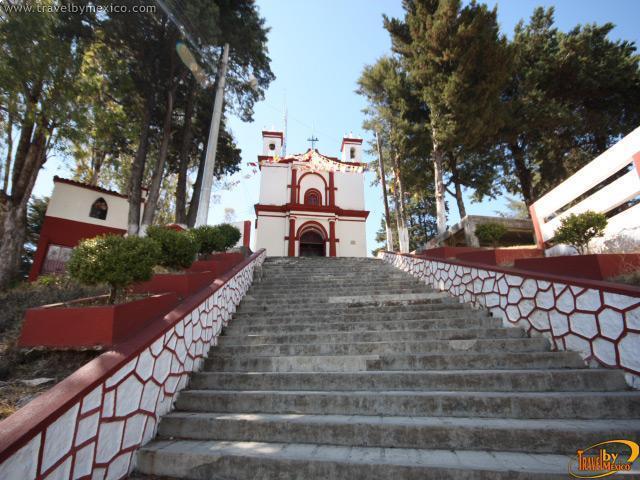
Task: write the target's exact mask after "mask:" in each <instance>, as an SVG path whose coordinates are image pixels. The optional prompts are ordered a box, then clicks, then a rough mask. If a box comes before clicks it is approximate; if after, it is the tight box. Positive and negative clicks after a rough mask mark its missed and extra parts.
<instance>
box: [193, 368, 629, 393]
mask: <svg viewBox="0 0 640 480" xmlns="http://www.w3.org/2000/svg"><path fill="white" fill-rule="evenodd" d="M190 387H191V388H193V389H196V390H204V389H214V390H216V389H217V390H314V391H323V390H329V389H330V390H340V391H352V390H422V391H424V390H448V391H458V390H460V391H464V390H471V391H502V392H505V391H514V392H535V391H542V392H544V391H565V392H566V391H615V390H623V389H624V388H625V387H626V383H625V380H624V376H623V375H622V373H621V372H619V371H616V370H604V369H579V370H572V369H562V370H471V371H469V370H444V371H438V370H432V371H420V372H411V371H407V372H351V373H340V372H332V373H297V372H288V373H286V372H285V373H279V372H272V373H265V372H246V373H239V372H233V373H229V372H207V371H204V372H200V373H196V374H194V375H193V377H192V379H191V383H190Z"/></svg>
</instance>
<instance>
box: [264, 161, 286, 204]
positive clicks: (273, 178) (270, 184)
mask: <svg viewBox="0 0 640 480" xmlns="http://www.w3.org/2000/svg"><path fill="white" fill-rule="evenodd" d="M290 175H291V173H290V168H289V166H288V165H287V164H274V165H271V164H264V165H262V169H261V171H260V203H261V204H262V205H284V204H285V203H287V202H289V198H290V195H291V194H290V193H289V189H288V188H287V185H288V184H289V181H290Z"/></svg>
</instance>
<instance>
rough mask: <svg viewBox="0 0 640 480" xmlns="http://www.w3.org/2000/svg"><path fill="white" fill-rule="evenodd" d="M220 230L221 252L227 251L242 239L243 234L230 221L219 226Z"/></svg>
mask: <svg viewBox="0 0 640 480" xmlns="http://www.w3.org/2000/svg"><path fill="white" fill-rule="evenodd" d="M217 227H218V229H219V230H220V237H221V243H220V245H219V248H218V250H219V251H221V252H225V251H227V250H229V249H230V248H231V247H233V246H234V245H235V244H236V243H238V240H240V237H241V234H240V230H238V229H237V228H236V227H234V226H233V225H229V224H228V223H223V224H221V225H218V226H217Z"/></svg>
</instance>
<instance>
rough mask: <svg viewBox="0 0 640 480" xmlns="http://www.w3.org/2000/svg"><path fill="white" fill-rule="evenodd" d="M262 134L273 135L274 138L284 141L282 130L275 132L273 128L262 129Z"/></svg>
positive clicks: (264, 135)
mask: <svg viewBox="0 0 640 480" xmlns="http://www.w3.org/2000/svg"><path fill="white" fill-rule="evenodd" d="M262 136H263V137H270V138H271V137H274V138H279V139H280V140H283V141H284V133H283V132H277V131H275V130H263V131H262Z"/></svg>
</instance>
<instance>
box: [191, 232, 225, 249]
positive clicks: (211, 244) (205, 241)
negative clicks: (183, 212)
mask: <svg viewBox="0 0 640 480" xmlns="http://www.w3.org/2000/svg"><path fill="white" fill-rule="evenodd" d="M190 232H191V235H193V237H194V238H195V239H196V241H197V242H198V247H199V248H198V253H200V254H202V255H207V254H209V253H211V252H214V251H216V250H218V247H219V246H220V245H221V244H222V235H221V232H220V229H219V228H218V227H213V226H211V225H202V226H201V227H198V228H194V229H193V230H191V231H190Z"/></svg>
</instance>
